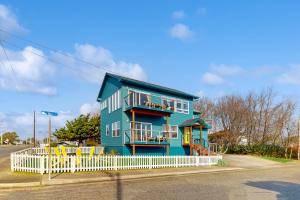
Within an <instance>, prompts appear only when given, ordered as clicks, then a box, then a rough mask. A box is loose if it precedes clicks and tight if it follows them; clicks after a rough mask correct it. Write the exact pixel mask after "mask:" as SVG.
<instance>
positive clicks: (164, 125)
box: [162, 124, 178, 139]
mask: <svg viewBox="0 0 300 200" xmlns="http://www.w3.org/2000/svg"><path fill="white" fill-rule="evenodd" d="M168 126H169V130H168V132H169V138H171V139H178V125H172V124H168ZM172 127H176V133H177V134H176V135H177V137H171V136H172V133H175V131H172ZM162 132H163V133H166V132H167V130H166V124H163V131H162Z"/></svg>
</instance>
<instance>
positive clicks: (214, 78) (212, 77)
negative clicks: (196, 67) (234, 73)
mask: <svg viewBox="0 0 300 200" xmlns="http://www.w3.org/2000/svg"><path fill="white" fill-rule="evenodd" d="M202 81H203V82H204V83H205V84H208V85H220V84H223V83H224V82H225V81H224V79H223V78H222V77H221V76H219V75H217V74H213V73H210V72H206V73H204V74H203V76H202Z"/></svg>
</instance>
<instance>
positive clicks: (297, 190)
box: [246, 181, 300, 200]
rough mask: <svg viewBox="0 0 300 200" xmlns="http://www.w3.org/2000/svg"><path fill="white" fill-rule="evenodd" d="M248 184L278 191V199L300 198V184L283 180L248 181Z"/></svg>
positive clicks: (291, 199)
mask: <svg viewBox="0 0 300 200" xmlns="http://www.w3.org/2000/svg"><path fill="white" fill-rule="evenodd" d="M246 185H248V186H251V187H256V188H260V189H265V190H270V191H274V192H277V193H279V194H277V199H278V200H295V199H299V198H300V184H297V183H290V182H283V181H248V182H247V183H246Z"/></svg>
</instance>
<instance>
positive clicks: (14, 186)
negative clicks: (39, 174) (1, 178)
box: [0, 182, 41, 189]
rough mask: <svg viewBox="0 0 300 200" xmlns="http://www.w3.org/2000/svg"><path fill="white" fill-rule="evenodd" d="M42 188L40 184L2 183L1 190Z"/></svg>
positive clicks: (0, 184)
mask: <svg viewBox="0 0 300 200" xmlns="http://www.w3.org/2000/svg"><path fill="white" fill-rule="evenodd" d="M36 186H41V183H40V182H27V183H0V189H4V188H22V187H36Z"/></svg>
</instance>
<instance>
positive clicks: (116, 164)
mask: <svg viewBox="0 0 300 200" xmlns="http://www.w3.org/2000/svg"><path fill="white" fill-rule="evenodd" d="M114 169H115V170H116V171H117V170H118V159H117V156H115V157H114Z"/></svg>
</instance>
